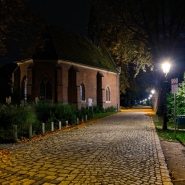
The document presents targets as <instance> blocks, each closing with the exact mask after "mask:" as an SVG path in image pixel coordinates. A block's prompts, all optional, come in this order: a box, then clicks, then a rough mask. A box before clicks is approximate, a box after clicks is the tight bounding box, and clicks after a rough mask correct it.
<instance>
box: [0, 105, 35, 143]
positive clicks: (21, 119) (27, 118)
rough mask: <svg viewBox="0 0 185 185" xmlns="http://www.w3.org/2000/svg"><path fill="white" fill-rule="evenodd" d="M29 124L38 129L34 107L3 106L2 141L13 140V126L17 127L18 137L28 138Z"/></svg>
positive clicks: (0, 116)
mask: <svg viewBox="0 0 185 185" xmlns="http://www.w3.org/2000/svg"><path fill="white" fill-rule="evenodd" d="M29 124H32V125H33V127H34V128H36V127H38V121H37V117H36V114H35V110H34V108H33V107H32V106H28V105H26V106H14V105H3V106H1V108H0V132H1V135H0V141H6V140H12V139H13V134H12V132H13V125H17V128H18V136H19V137H22V136H25V137H27V136H28V129H29Z"/></svg>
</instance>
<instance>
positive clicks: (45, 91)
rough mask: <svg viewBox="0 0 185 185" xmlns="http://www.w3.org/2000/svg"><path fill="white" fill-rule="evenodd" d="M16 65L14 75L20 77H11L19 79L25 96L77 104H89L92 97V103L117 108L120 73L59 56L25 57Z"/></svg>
mask: <svg viewBox="0 0 185 185" xmlns="http://www.w3.org/2000/svg"><path fill="white" fill-rule="evenodd" d="M18 69H19V70H15V74H14V77H15V76H19V77H20V80H14V84H13V85H14V86H15V85H16V83H17V84H18V83H19V86H20V89H21V90H22V92H23V94H25V96H23V98H25V99H28V100H35V98H36V97H38V98H39V99H40V101H41V100H42V99H43V98H44V99H43V101H48V102H51V101H52V102H56V103H65V104H76V105H77V106H78V108H81V107H88V105H89V103H90V101H91V100H92V105H93V106H97V105H98V106H101V107H103V108H106V107H110V106H114V107H116V108H117V109H118V110H119V104H120V100H119V73H116V72H110V71H107V70H104V69H98V68H95V67H88V66H84V65H82V64H76V63H73V62H69V61H62V60H51V61H50V60H48V61H47V60H30V61H25V62H21V63H18ZM82 88H83V90H82ZM82 91H83V92H82ZM106 91H107V92H106ZM82 93H83V98H84V99H82V98H81V97H82ZM107 93H108V94H107ZM108 95H109V96H110V97H106V96H108ZM107 98H108V99H107ZM106 99H107V100H108V101H106Z"/></svg>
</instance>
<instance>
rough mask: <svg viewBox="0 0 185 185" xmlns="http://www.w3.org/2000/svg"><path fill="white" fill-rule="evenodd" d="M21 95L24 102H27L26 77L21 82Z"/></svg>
mask: <svg viewBox="0 0 185 185" xmlns="http://www.w3.org/2000/svg"><path fill="white" fill-rule="evenodd" d="M22 94H23V97H24V100H25V101H27V78H26V76H25V77H24V78H23V80H22Z"/></svg>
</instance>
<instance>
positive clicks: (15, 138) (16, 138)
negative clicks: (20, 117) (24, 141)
mask: <svg viewBox="0 0 185 185" xmlns="http://www.w3.org/2000/svg"><path fill="white" fill-rule="evenodd" d="M13 140H14V142H15V143H17V142H18V137H17V125H13Z"/></svg>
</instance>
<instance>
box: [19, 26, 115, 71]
mask: <svg viewBox="0 0 185 185" xmlns="http://www.w3.org/2000/svg"><path fill="white" fill-rule="evenodd" d="M48 30H49V34H47V37H48V35H49V37H50V38H49V41H47V46H46V47H45V48H46V52H43V54H42V55H38V52H34V55H32V56H31V57H28V55H29V54H26V55H27V56H25V57H27V59H28V58H35V59H36V58H37V57H38V56H39V57H38V58H40V59H41V58H42V59H47V58H48V59H52V57H53V59H61V60H68V61H72V62H74V63H78V64H82V65H86V66H91V67H96V68H101V69H106V70H109V71H113V72H118V71H117V69H116V66H115V64H114V62H113V60H112V59H111V57H110V56H109V54H108V52H107V51H106V49H105V48H104V47H96V46H95V45H94V44H93V43H92V41H91V40H90V39H89V38H87V37H85V36H83V35H79V34H76V33H74V32H71V31H68V30H65V29H62V28H59V27H57V26H51V25H50V26H49V29H48ZM30 50H32V51H33V48H32V49H30ZM47 50H49V51H50V52H48V51H47ZM35 51H36V50H35ZM25 57H23V58H24V59H25ZM23 58H22V59H23Z"/></svg>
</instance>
